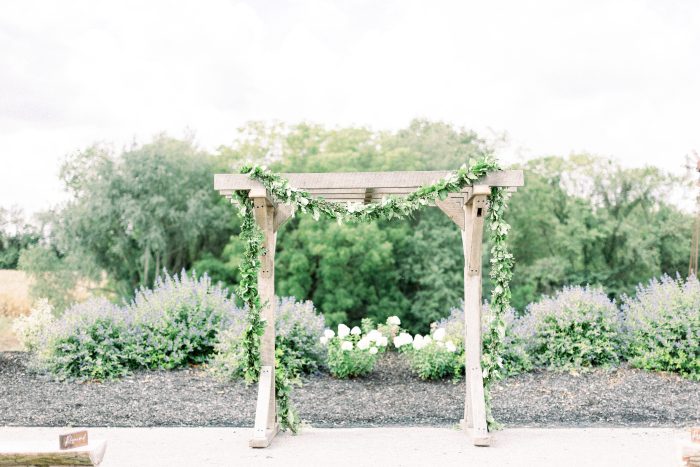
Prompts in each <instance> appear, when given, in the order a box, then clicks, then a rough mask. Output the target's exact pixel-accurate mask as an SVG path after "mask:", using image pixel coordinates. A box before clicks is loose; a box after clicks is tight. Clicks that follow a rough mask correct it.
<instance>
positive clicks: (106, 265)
mask: <svg viewBox="0 0 700 467" xmlns="http://www.w3.org/2000/svg"><path fill="white" fill-rule="evenodd" d="M216 164H217V160H216V159H215V158H214V157H212V156H210V155H208V154H206V153H204V152H202V151H200V150H198V149H197V148H196V147H195V146H194V144H193V143H192V142H191V141H187V140H177V139H173V138H168V137H166V136H159V137H157V138H155V139H154V140H153V141H152V142H150V143H148V144H145V145H142V146H134V147H132V148H131V149H129V150H126V151H124V152H123V153H122V154H119V155H114V154H113V153H112V152H111V151H109V150H108V149H107V148H105V147H103V146H93V147H90V148H88V149H86V150H84V151H81V152H78V153H76V154H74V155H72V156H71V157H70V158H69V159H68V160H67V161H66V163H65V164H64V165H63V167H62V169H61V179H62V180H63V182H64V183H65V185H66V187H67V189H68V191H69V192H70V194H71V195H72V199H71V201H70V202H68V204H67V205H66V206H65V207H64V208H63V209H62V210H61V211H60V212H58V213H57V215H56V216H55V223H54V225H53V228H52V239H51V240H52V244H53V245H54V246H55V248H56V250H57V251H58V256H59V257H69V256H70V257H83V258H88V259H89V260H90V261H91V262H92V263H94V264H95V265H96V267H97V268H98V269H100V270H103V271H105V272H106V273H107V275H108V278H109V279H110V284H111V286H112V287H113V289H114V290H115V291H116V292H117V293H118V294H119V295H121V296H129V295H130V294H131V293H132V292H133V290H134V288H136V287H138V286H143V285H150V284H151V283H152V282H153V280H154V279H155V278H156V276H157V275H158V274H160V272H161V271H163V270H167V271H179V270H181V269H183V268H191V267H192V265H193V264H194V262H195V261H197V260H198V259H201V258H203V257H205V256H207V255H210V256H211V255H214V256H218V255H219V254H220V253H221V251H222V250H223V248H224V246H225V245H226V243H227V241H228V239H229V238H230V236H231V234H232V233H233V232H234V221H233V219H234V216H233V214H232V211H231V210H230V208H229V207H228V206H227V204H226V201H225V200H224V199H222V198H221V197H220V196H219V195H218V194H217V193H216V192H214V190H213V189H212V178H213V177H212V174H213V173H214V172H215V171H216V170H217V167H218V166H217V165H216Z"/></svg>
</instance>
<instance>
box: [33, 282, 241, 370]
mask: <svg viewBox="0 0 700 467" xmlns="http://www.w3.org/2000/svg"><path fill="white" fill-rule="evenodd" d="M243 320H244V315H243V311H242V310H241V309H240V308H238V307H237V306H236V304H235V301H234V299H233V297H231V296H229V294H228V292H226V291H225V289H223V288H222V287H221V286H219V285H213V284H212V282H211V279H210V278H209V277H208V276H206V275H204V276H202V277H200V278H197V277H196V276H195V275H194V274H191V275H188V274H187V273H186V272H184V271H183V272H182V273H181V274H180V275H174V276H168V275H166V276H165V277H163V278H161V279H158V280H157V281H156V284H155V285H154V287H153V289H141V290H139V291H137V293H136V296H135V298H134V300H133V301H132V302H131V303H129V304H127V305H125V306H118V305H116V304H113V303H111V302H109V301H108V300H107V299H105V298H95V299H91V300H88V301H87V302H84V303H80V304H77V305H74V306H73V307H71V308H69V309H68V310H66V311H65V313H64V314H63V316H62V318H61V319H60V320H58V321H57V323H56V324H55V326H53V328H52V329H51V330H50V331H49V332H48V333H47V336H46V339H45V341H44V343H43V347H44V348H42V349H39V350H38V351H37V352H36V356H37V359H38V361H37V364H38V366H39V367H41V368H44V369H47V370H49V371H50V372H51V373H53V374H54V375H56V376H58V377H59V378H62V379H63V378H77V379H96V380H103V379H112V378H117V377H120V376H123V375H126V374H128V373H130V372H131V371H132V370H136V369H173V368H178V367H181V366H185V365H187V364H200V363H204V362H206V361H207V360H208V359H209V358H210V357H211V356H212V354H213V352H214V347H215V346H216V344H217V342H218V339H219V334H220V333H221V331H222V330H224V329H227V328H231V327H235V326H242V324H241V323H243Z"/></svg>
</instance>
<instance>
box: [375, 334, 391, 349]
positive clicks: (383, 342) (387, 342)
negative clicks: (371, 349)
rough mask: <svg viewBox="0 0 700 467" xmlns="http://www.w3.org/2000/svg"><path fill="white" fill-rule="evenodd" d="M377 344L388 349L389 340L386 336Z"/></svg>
mask: <svg viewBox="0 0 700 467" xmlns="http://www.w3.org/2000/svg"><path fill="white" fill-rule="evenodd" d="M377 344H378V345H379V346H381V347H386V346H387V345H389V338H388V337H386V336H382V337H381V338H380V339H379V342H377Z"/></svg>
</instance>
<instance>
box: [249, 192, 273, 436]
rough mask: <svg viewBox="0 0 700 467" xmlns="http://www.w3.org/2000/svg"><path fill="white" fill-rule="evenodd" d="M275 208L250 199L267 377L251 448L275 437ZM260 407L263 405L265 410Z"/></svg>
mask: <svg viewBox="0 0 700 467" xmlns="http://www.w3.org/2000/svg"><path fill="white" fill-rule="evenodd" d="M275 211H276V209H275V207H274V206H272V205H271V203H270V201H269V199H268V197H266V196H265V197H256V198H253V212H254V214H255V221H256V223H257V224H258V226H259V227H260V230H262V232H263V236H264V243H263V247H264V248H265V252H264V253H263V254H262V255H261V257H260V271H259V272H258V294H259V295H260V303H261V307H262V308H261V310H260V313H261V315H262V318H263V319H264V320H265V333H264V334H263V336H262V339H261V343H260V357H261V365H262V367H267V368H268V371H267V374H265V375H264V374H263V373H262V372H261V375H260V383H259V385H258V404H257V409H256V415H255V427H254V429H253V438H252V439H251V441H250V446H251V447H267V446H268V445H269V444H270V441H271V440H272V438H273V437H274V436H275V435H276V434H277V430H278V428H277V402H276V400H275V372H274V368H275V305H276V303H277V302H276V299H275V246H276V241H277V233H276V232H275ZM261 404H262V406H266V409H265V408H264V407H262V408H261Z"/></svg>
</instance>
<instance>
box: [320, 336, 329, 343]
mask: <svg viewBox="0 0 700 467" xmlns="http://www.w3.org/2000/svg"><path fill="white" fill-rule="evenodd" d="M321 344H323V345H326V344H328V336H321Z"/></svg>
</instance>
